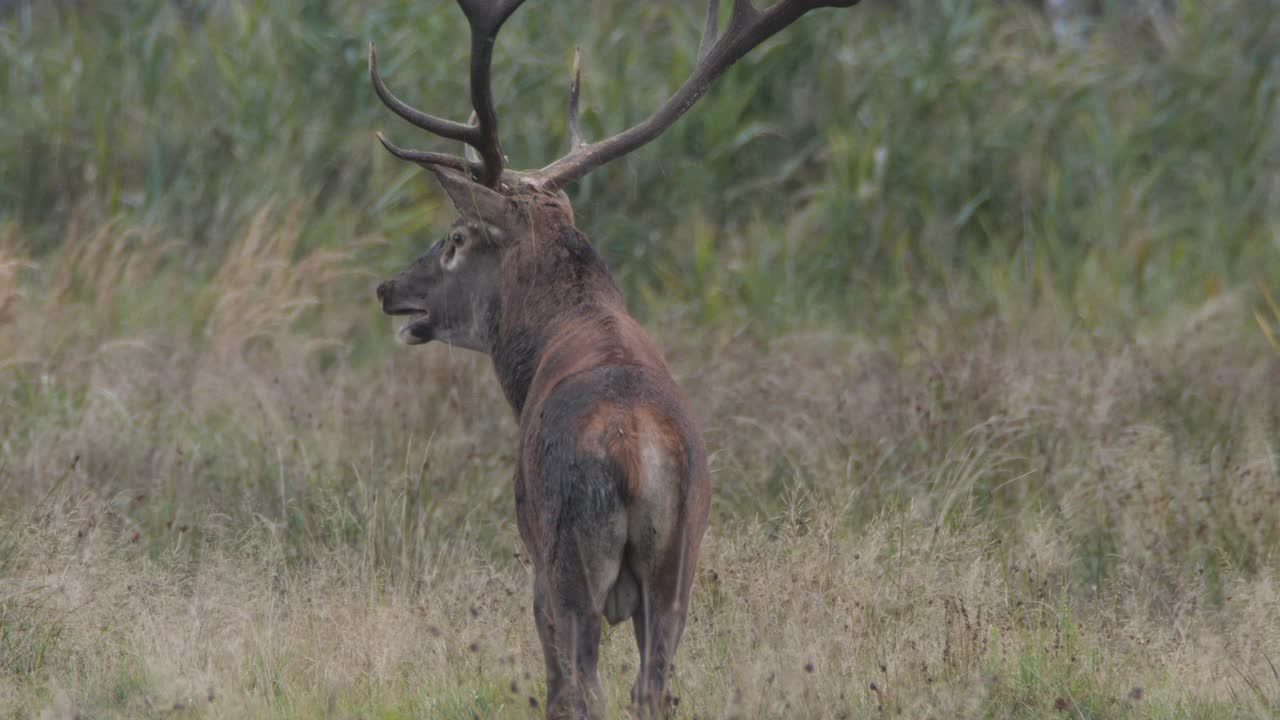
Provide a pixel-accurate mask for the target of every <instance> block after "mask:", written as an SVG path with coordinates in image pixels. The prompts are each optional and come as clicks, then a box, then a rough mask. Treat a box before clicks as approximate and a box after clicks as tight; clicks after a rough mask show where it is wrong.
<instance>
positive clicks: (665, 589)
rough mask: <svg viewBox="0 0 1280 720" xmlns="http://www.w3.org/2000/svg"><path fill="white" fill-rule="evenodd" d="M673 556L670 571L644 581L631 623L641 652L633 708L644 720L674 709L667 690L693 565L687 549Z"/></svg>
mask: <svg viewBox="0 0 1280 720" xmlns="http://www.w3.org/2000/svg"><path fill="white" fill-rule="evenodd" d="M673 554H674V555H675V556H676V557H674V558H672V562H670V563H668V565H667V567H665V568H663V569H662V571H660V572H659V573H657V574H656V575H654V576H653V577H651V578H647V579H642V580H641V581H640V603H639V607H638V608H636V612H635V615H634V616H633V617H632V620H631V622H632V626H633V628H634V630H635V635H636V646H637V648H638V649H639V651H640V673H639V677H637V678H636V684H635V686H634V687H633V688H632V689H631V705H632V709H633V712H635V713H636V715H637V716H638V717H640V718H659V717H666V716H667V715H669V714H670V713H671V712H672V711H673V709H674V707H673V704H672V698H671V696H670V694H669V692H668V690H667V688H668V683H669V682H670V680H671V672H672V670H673V665H672V663H673V661H674V660H675V655H676V648H677V647H678V646H679V645H680V636H681V634H683V632H684V622H685V614H686V612H687V611H688V608H689V596H690V590H691V588H692V585H693V562H692V559H691V558H690V557H689V553H688V552H687V550H686V549H685V548H680V549H679V550H677V552H676V553H673ZM672 565H674V567H672Z"/></svg>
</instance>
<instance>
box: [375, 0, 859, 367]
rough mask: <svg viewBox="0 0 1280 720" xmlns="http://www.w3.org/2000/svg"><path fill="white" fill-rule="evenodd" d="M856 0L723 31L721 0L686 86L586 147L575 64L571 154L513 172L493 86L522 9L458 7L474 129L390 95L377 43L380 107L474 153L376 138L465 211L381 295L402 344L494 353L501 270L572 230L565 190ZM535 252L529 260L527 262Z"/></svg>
mask: <svg viewBox="0 0 1280 720" xmlns="http://www.w3.org/2000/svg"><path fill="white" fill-rule="evenodd" d="M857 2H858V0H834V1H828V2H821V1H814V0H809V1H798V0H782V1H780V2H776V3H774V4H773V5H771V6H769V7H767V8H765V9H763V10H760V9H757V8H756V7H754V6H753V5H752V4H751V2H749V0H735V1H734V3H733V8H732V12H731V13H730V17H729V23H728V26H727V27H726V28H725V30H724V32H723V33H721V32H720V31H719V29H718V18H719V2H718V0H712V1H711V2H710V3H709V5H708V9H707V19H706V25H705V28H704V31H703V35H702V42H701V44H700V45H699V49H698V61H697V64H696V65H695V67H694V69H693V72H692V73H691V74H690V75H689V78H688V79H687V80H686V81H685V82H684V84H683V85H681V86H680V88H679V89H678V90H677V91H676V92H675V94H674V95H672V96H671V98H670V99H668V100H667V101H666V102H665V103H663V104H662V106H661V107H659V108H658V109H657V110H656V111H654V113H653V114H652V115H650V116H649V117H648V118H647V119H645V120H644V121H642V122H641V123H639V124H637V125H635V126H633V127H631V128H628V129H627V130H624V131H623V132H620V133H618V134H616V135H614V136H612V137H609V138H607V139H605V140H601V141H598V142H592V143H588V142H586V141H584V139H583V138H582V135H581V132H580V130H579V127H578V104H579V90H580V77H581V73H580V67H581V66H580V62H579V58H578V57H576V56H575V58H574V68H573V73H572V80H571V83H570V89H569V102H568V126H569V137H570V148H569V152H568V153H567V154H565V155H564V156H563V157H561V158H559V159H557V160H555V161H554V162H552V163H551V164H549V165H547V166H545V167H543V168H541V169H538V170H526V171H515V170H511V169H509V168H507V167H506V158H505V156H504V155H503V152H502V146H501V143H500V142H499V139H498V115H497V112H496V111H495V110H494V104H493V93H492V88H491V85H490V66H491V63H492V60H493V48H494V44H495V41H496V39H497V35H498V31H499V30H500V29H501V28H502V25H503V24H504V23H505V22H506V21H507V19H508V18H509V17H511V14H512V13H513V12H515V10H516V9H517V8H518V7H519V6H520V5H521V4H523V0H489V1H486V0H458V5H459V6H461V8H462V11H463V13H464V14H465V15H466V18H467V22H468V23H469V25H470V28H471V63H470V65H471V105H472V107H473V108H474V113H473V115H472V120H471V121H470V122H468V123H465V124H464V123H459V122H455V121H452V120H446V119H443V118H439V117H436V116H434V115H430V114H428V113H425V112H422V111H420V110H417V109H415V108H413V107H410V106H409V105H407V104H406V103H404V102H403V101H401V100H400V99H399V98H397V97H396V96H395V95H394V94H392V92H391V91H390V90H389V89H388V88H387V86H386V84H385V83H384V82H383V80H382V77H381V76H380V75H379V74H378V64H377V54H376V52H375V50H374V47H373V45H372V44H370V46H369V77H370V79H371V80H372V81H373V87H374V90H375V91H376V92H377V94H378V97H379V98H381V100H382V102H383V103H385V104H386V105H387V107H389V108H390V109H391V110H392V111H393V112H395V113H396V114H397V115H399V116H400V117H402V118H404V119H405V120H407V121H408V122H410V123H411V124H413V125H416V126H418V127H420V128H422V129H424V130H427V131H428V132H430V133H432V134H434V135H437V136H439V137H442V138H445V139H448V140H453V141H458V142H462V143H464V144H465V145H466V146H467V148H468V153H467V155H466V156H464V157H459V156H456V155H450V154H446V153H440V152H427V151H419V150H405V149H402V148H400V147H398V146H396V145H394V144H392V143H391V142H390V141H389V140H387V139H386V138H385V137H383V136H382V134H381V133H379V134H378V139H379V140H380V141H381V142H382V144H383V146H384V147H386V149H387V150H388V151H389V152H390V153H391V154H392V155H395V156H396V157H398V158H400V159H402V160H408V161H411V162H415V163H418V164H419V165H422V166H423V167H425V168H427V169H430V170H432V171H433V172H434V173H435V175H436V177H437V179H439V181H440V183H441V185H442V186H443V187H444V189H445V191H446V192H447V193H448V195H449V197H450V198H451V199H452V200H453V203H454V206H455V207H456V208H457V210H458V214H459V218H458V220H457V221H456V222H454V223H453V225H452V226H451V227H450V229H449V232H448V233H447V234H446V235H445V237H444V238H443V239H441V240H440V241H439V242H437V243H436V244H435V245H434V246H432V248H431V249H430V250H429V251H427V253H426V254H425V255H423V256H422V257H420V258H419V259H418V260H417V261H415V262H414V263H413V265H411V266H410V267H409V268H407V269H406V270H405V271H404V272H402V273H400V274H399V275H398V276H396V277H395V278H394V279H392V280H389V281H387V282H385V283H383V284H382V285H380V286H379V287H378V292H377V294H378V299H379V300H380V301H381V303H382V308H383V311H384V312H386V313H387V314H391V315H409V316H410V319H409V321H408V323H407V324H406V325H404V326H403V327H402V328H401V329H400V331H399V332H398V337H399V338H400V340H401V341H403V342H405V343H408V344H421V343H425V342H428V341H430V340H441V341H443V342H446V343H450V344H453V345H457V346H460V347H465V348H470V349H474V350H480V351H482V352H490V351H492V347H493V343H494V342H495V340H496V338H495V333H496V324H495V315H494V314H495V313H496V312H497V307H498V305H499V303H500V300H501V297H500V296H501V290H502V285H503V282H504V280H503V272H502V271H501V268H502V267H503V265H504V263H505V262H506V258H507V256H508V255H509V254H510V253H511V251H512V250H513V249H514V248H517V247H520V246H522V245H528V244H529V243H530V242H536V241H537V240H538V239H541V240H543V241H545V240H546V239H547V238H554V237H556V236H557V235H558V234H560V233H558V232H557V228H559V227H561V226H563V225H564V224H566V223H567V224H568V225H570V226H572V224H573V210H572V207H571V206H570V204H569V200H568V197H567V196H566V195H565V194H564V193H563V188H565V187H567V186H568V185H569V184H571V183H572V182H574V181H575V180H578V179H579V178H582V177H583V176H585V175H586V174H587V173H590V172H591V171H592V170H595V169H596V168H598V167H600V166H601V165H604V164H605V163H608V162H610V161H612V160H614V159H617V158H619V157H622V156H623V155H626V154H627V153H630V152H632V151H634V150H636V149H637V148H639V147H641V146H643V145H645V144H646V143H648V142H650V141H651V140H653V139H654V138H656V137H658V135H660V134H662V132H663V131H664V130H666V129H667V128H668V127H670V126H671V125H672V123H674V122H675V121H676V120H677V119H679V118H680V117H681V116H682V115H683V114H684V113H685V112H687V111H688V110H689V108H691V107H693V105H694V104H695V103H696V102H697V101H698V99H699V98H701V97H702V96H703V95H704V94H705V93H706V91H707V89H708V88H709V87H710V86H711V84H712V82H714V81H715V80H716V78H718V77H719V76H720V75H721V74H722V73H723V72H724V71H725V70H726V69H728V68H729V66H731V65H732V64H733V63H734V62H736V61H737V60H738V59H739V58H741V57H742V56H743V55H745V54H746V53H747V52H748V51H749V50H750V49H751V48H753V47H755V46H756V45H758V44H760V43H761V42H763V41H764V40H766V39H767V38H769V37H771V36H772V35H774V34H775V33H777V32H778V31H779V30H781V29H783V28H784V27H786V26H788V25H790V24H791V23H792V22H794V21H795V20H796V19H798V18H799V17H800V16H801V15H803V14H805V13H806V12H808V11H810V10H813V9H815V8H819V7H850V6H853V5H855V4H857ZM532 255H533V253H525V254H524V257H525V258H526V259H530V258H532ZM517 274H518V273H517Z"/></svg>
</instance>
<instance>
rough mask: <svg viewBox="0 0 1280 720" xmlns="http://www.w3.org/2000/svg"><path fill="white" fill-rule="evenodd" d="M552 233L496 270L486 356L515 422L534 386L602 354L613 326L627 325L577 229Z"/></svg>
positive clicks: (607, 278)
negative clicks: (499, 274) (498, 281)
mask: <svg viewBox="0 0 1280 720" xmlns="http://www.w3.org/2000/svg"><path fill="white" fill-rule="evenodd" d="M558 230H559V232H557V233H556V234H555V237H553V238H551V239H550V240H547V241H541V242H538V243H531V244H530V247H527V248H526V247H520V248H516V249H514V250H513V251H512V256H510V257H509V258H508V260H507V261H506V263H505V264H504V267H503V289H502V293H501V300H500V302H499V307H498V309H497V313H496V318H495V330H494V348H493V352H492V354H491V355H492V358H493V365H494V370H495V371H496V373H497V376H498V381H499V383H500V384H501V385H502V390H503V392H504V394H505V395H506V397H507V402H509V403H510V404H511V408H512V410H514V411H515V414H516V416H517V417H519V416H520V415H521V413H522V412H523V410H524V407H525V406H526V404H527V403H528V400H529V398H530V394H531V391H534V390H535V384H537V385H545V384H546V383H547V381H548V379H549V377H550V376H559V377H563V376H564V375H565V374H568V373H571V372H574V371H575V366H576V365H580V364H581V363H582V362H587V363H590V362H592V358H594V357H598V356H599V355H600V353H601V352H602V350H603V351H606V353H607V351H608V349H609V348H610V347H612V346H616V345H617V344H618V343H617V342H616V341H615V340H614V339H613V338H611V337H610V335H611V330H612V329H613V328H615V327H616V326H617V325H618V324H619V320H618V318H619V317H622V318H626V321H630V318H629V317H628V316H627V315H626V309H625V304H624V302H623V299H622V293H621V292H620V291H619V290H618V287H617V285H616V284H615V283H614V281H613V277H612V275H610V273H609V270H608V268H607V267H606V266H605V263H604V259H603V258H601V257H600V255H599V253H597V252H596V250H595V248H594V247H592V246H591V243H590V242H589V241H588V240H587V238H586V237H585V236H584V235H583V234H582V233H581V232H579V231H578V230H577V228H575V227H573V226H572V225H566V226H564V227H562V228H558ZM623 322H625V321H623ZM631 322H632V323H633V324H634V321H631ZM575 358H576V360H575Z"/></svg>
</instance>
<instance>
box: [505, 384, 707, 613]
mask: <svg viewBox="0 0 1280 720" xmlns="http://www.w3.org/2000/svg"><path fill="white" fill-rule="evenodd" d="M528 410H532V411H533V412H531V413H526V419H527V426H526V427H524V428H523V432H522V433H521V449H520V469H519V472H518V474H517V480H516V516H517V521H518V524H519V527H520V534H521V537H522V539H523V540H524V542H525V545H526V546H527V547H528V549H529V551H530V553H531V554H532V555H533V556H534V563H535V566H536V569H537V570H538V575H539V576H542V575H544V574H545V575H546V578H545V580H544V582H547V583H550V584H551V585H553V586H555V588H556V589H569V588H573V589H575V590H577V592H575V593H571V595H576V596H577V598H575V600H576V601H577V602H574V604H578V602H581V603H582V604H583V605H585V607H581V609H583V610H588V611H590V612H593V613H602V614H603V615H604V617H605V618H606V619H607V620H608V621H609V622H610V623H611V624H617V623H619V622H622V621H623V620H626V619H629V618H633V617H635V616H636V614H637V613H638V612H640V611H641V610H642V609H643V608H642V598H643V597H644V596H645V595H646V594H647V593H648V592H650V591H652V590H653V589H655V588H658V587H662V588H664V589H672V588H674V585H675V584H677V583H679V582H681V579H680V576H681V575H682V569H683V565H684V563H685V562H686V559H687V558H688V557H689V555H688V553H689V552H690V551H691V550H692V551H693V552H695V553H696V551H697V548H696V547H689V544H690V543H693V544H694V545H695V546H696V545H697V544H699V543H698V540H700V535H701V533H696V534H695V535H694V537H688V536H686V535H685V533H687V532H688V530H689V529H688V528H687V527H686V522H685V515H686V512H687V509H688V501H689V490H690V488H691V487H692V486H693V485H694V483H695V482H696V480H697V478H696V477H695V474H697V473H705V467H706V457H705V449H704V448H703V446H702V442H701V439H700V435H699V433H698V432H697V431H696V429H695V428H694V427H692V425H691V423H690V421H689V420H688V417H689V415H688V412H687V410H686V408H685V407H684V401H683V398H682V397H681V395H680V393H679V390H677V389H676V387H675V384H674V382H673V381H672V380H671V379H670V378H669V377H668V376H667V375H666V374H665V373H663V372H659V371H655V370H653V369H650V368H645V367H642V366H636V365H613V366H604V367H598V368H594V369H591V370H586V371H583V372H579V373H577V374H575V375H572V376H570V377H568V378H565V379H563V380H561V381H560V382H559V383H557V384H556V386H555V387H554V389H552V390H551V391H550V392H549V393H548V394H547V396H546V399H545V400H544V401H543V402H542V403H540V404H539V406H537V407H532V406H531V407H530V408H528ZM522 424H524V423H522ZM548 589H552V588H548ZM677 594H683V593H677ZM566 599H567V598H566ZM571 602H573V601H571Z"/></svg>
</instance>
